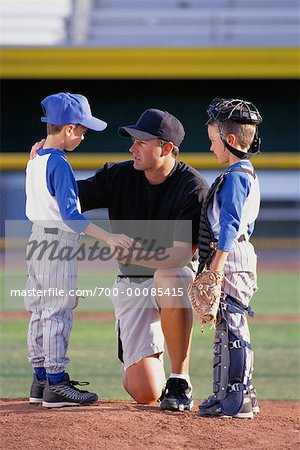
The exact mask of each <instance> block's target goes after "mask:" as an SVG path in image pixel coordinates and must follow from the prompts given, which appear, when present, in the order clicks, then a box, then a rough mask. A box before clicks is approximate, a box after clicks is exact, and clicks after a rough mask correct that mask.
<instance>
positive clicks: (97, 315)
mask: <svg viewBox="0 0 300 450" xmlns="http://www.w3.org/2000/svg"><path fill="white" fill-rule="evenodd" d="M75 318H76V320H82V321H87V322H89V321H92V322H111V321H113V320H114V319H115V315H114V313H113V312H83V311H76V312H75ZM28 319H29V313H28V312H26V311H0V322H1V321H7V322H9V321H20V320H21V321H22V320H28ZM252 322H254V323H300V315H298V314H280V315H279V314H272V315H267V316H262V315H261V316H260V315H258V316H255V317H254V318H253V319H252Z"/></svg>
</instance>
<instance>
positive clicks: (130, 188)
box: [78, 161, 208, 274]
mask: <svg viewBox="0 0 300 450" xmlns="http://www.w3.org/2000/svg"><path fill="white" fill-rule="evenodd" d="M78 188H79V199H80V203H81V208H82V211H87V210H91V209H97V208H108V213H109V218H110V220H111V221H112V231H113V232H115V233H124V234H127V235H129V236H131V237H134V238H136V237H137V234H139V233H141V234H142V236H141V237H142V238H143V239H144V242H146V241H147V242H148V243H149V242H150V241H153V239H154V240H155V242H156V245H158V246H161V245H162V246H164V247H168V246H169V247H170V246H172V245H173V242H174V241H182V242H190V243H193V244H198V232H199V220H200V212H201V207H202V202H203V199H204V198H205V195H206V193H207V191H208V184H207V182H206V181H205V180H204V178H203V177H202V176H201V175H200V174H199V172H198V171H197V170H195V169H193V168H192V167H190V166H188V165H186V164H185V163H183V162H179V161H176V162H175V165H174V168H173V170H172V171H171V173H170V174H169V175H168V177H167V178H166V180H165V181H164V182H163V183H161V184H157V185H151V184H150V183H149V182H148V180H147V178H146V176H145V174H144V172H143V171H140V170H136V169H134V167H133V161H124V162H121V163H113V162H109V163H106V164H105V165H104V166H103V168H101V169H100V170H98V171H97V172H96V174H95V175H94V176H92V177H91V178H88V179H86V180H80V181H78ZM122 221H123V222H122ZM124 221H126V222H124ZM127 221H128V222H127ZM141 221H142V222H141ZM153 221H155V222H153ZM185 221H190V222H189V224H190V225H192V227H190V229H191V233H187V232H186V230H187V228H186V226H185V223H186V222H185ZM139 224H140V226H139ZM155 224H156V225H155ZM141 227H142V229H141ZM143 248H145V249H147V247H146V246H143ZM151 248H152V247H151ZM121 266H122V265H121ZM121 270H122V272H123V273H125V274H128V273H129V272H128V270H127V269H126V268H125V267H121ZM146 270H147V273H153V272H154V270H152V269H150V270H149V269H148V268H146ZM142 272H145V268H138V267H137V266H135V273H137V274H140V273H142ZM130 274H132V273H131V272H130Z"/></svg>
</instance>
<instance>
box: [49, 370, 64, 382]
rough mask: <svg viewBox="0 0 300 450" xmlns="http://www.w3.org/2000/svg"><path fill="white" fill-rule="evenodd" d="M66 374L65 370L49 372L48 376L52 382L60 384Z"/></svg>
mask: <svg viewBox="0 0 300 450" xmlns="http://www.w3.org/2000/svg"><path fill="white" fill-rule="evenodd" d="M64 375H65V371H63V372H58V373H47V378H48V380H49V382H50V384H58V383H60V382H61V380H62V379H63V377H64Z"/></svg>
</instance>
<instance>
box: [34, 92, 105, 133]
mask: <svg viewBox="0 0 300 450" xmlns="http://www.w3.org/2000/svg"><path fill="white" fill-rule="evenodd" d="M41 105H42V108H43V110H44V113H45V116H44V117H41V121H42V122H47V123H51V124H52V125H68V124H73V125H82V126H84V127H86V128H89V129H90V130H94V131H103V130H105V128H106V127H107V123H106V122H103V120H100V119H97V118H96V117H93V116H92V112H91V107H90V105H89V102H88V100H87V98H86V97H84V96H83V95H80V94H70V93H69V92H60V93H59V94H53V95H49V96H48V97H46V98H45V99H44V100H43V101H42V102H41Z"/></svg>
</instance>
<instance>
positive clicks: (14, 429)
mask: <svg viewBox="0 0 300 450" xmlns="http://www.w3.org/2000/svg"><path fill="white" fill-rule="evenodd" d="M198 403H199V402H196V404H197V405H198ZM260 406H261V412H260V414H259V415H258V416H257V417H256V418H255V419H253V420H249V419H244V420H241V419H205V418H198V417H197V416H196V415H195V411H196V407H195V408H194V409H195V410H194V411H192V412H182V413H172V412H166V411H164V412H162V411H160V410H159V407H156V406H155V407H151V406H142V405H137V404H136V403H134V402H125V401H122V402H121V401H118V402H117V401H100V402H97V403H96V404H95V405H93V406H87V407H73V408H72V407H69V408H61V409H52V410H49V409H45V408H43V407H42V406H34V405H29V404H28V403H27V400H24V399H2V400H0V428H1V432H0V433H1V441H0V442H1V444H0V448H1V449H3V450H4V449H5V450H8V449H24V450H27V449H37V448H44V449H46V450H50V449H51V450H52V449H60V450H61V449H89V450H94V449H100V448H101V449H103V448H105V449H109V450H113V449H121V448H122V449H126V448H131V449H139V450H140V449H143V448H149V449H157V450H158V449H163V448H166V449H206V450H208V449H222V450H227V449H228V450H229V449H232V450H233V449H298V448H299V428H300V427H299V403H298V402H296V401H279V402H271V401H262V402H261V403H260Z"/></svg>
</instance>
